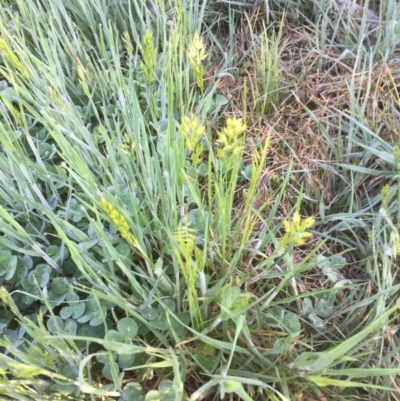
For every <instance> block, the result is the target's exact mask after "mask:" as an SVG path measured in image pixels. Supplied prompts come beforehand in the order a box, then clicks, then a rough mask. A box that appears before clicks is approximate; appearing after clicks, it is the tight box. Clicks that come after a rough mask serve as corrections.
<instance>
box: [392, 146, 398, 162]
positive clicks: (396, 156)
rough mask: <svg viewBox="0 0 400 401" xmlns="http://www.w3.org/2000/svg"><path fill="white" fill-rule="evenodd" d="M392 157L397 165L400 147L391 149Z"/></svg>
mask: <svg viewBox="0 0 400 401" xmlns="http://www.w3.org/2000/svg"><path fill="white" fill-rule="evenodd" d="M393 156H394V160H395V161H396V163H397V164H399V163H400V147H399V146H398V145H396V146H394V147H393Z"/></svg>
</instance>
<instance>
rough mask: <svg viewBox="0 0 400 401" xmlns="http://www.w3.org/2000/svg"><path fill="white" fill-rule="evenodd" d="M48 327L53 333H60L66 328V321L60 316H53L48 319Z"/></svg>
mask: <svg viewBox="0 0 400 401" xmlns="http://www.w3.org/2000/svg"><path fill="white" fill-rule="evenodd" d="M47 328H48V329H49V331H50V332H51V333H60V332H62V331H63V329H64V322H63V320H62V319H61V318H60V317H58V316H51V317H50V318H49V320H48V321H47Z"/></svg>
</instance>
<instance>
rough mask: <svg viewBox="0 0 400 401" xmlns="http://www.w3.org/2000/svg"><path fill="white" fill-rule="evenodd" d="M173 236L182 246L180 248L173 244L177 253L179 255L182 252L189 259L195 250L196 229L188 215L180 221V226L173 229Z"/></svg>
mask: <svg viewBox="0 0 400 401" xmlns="http://www.w3.org/2000/svg"><path fill="white" fill-rule="evenodd" d="M172 237H173V239H174V241H175V242H176V243H177V244H178V245H179V247H180V250H179V249H178V248H177V247H176V246H175V245H173V250H174V253H175V255H176V256H177V255H178V254H179V253H180V252H181V253H182V254H183V256H184V257H185V259H186V260H188V259H189V258H190V257H191V256H192V253H193V250H194V245H195V240H196V230H195V229H194V228H193V227H191V225H190V221H189V219H188V218H187V216H185V217H184V218H183V219H182V220H181V221H180V223H179V225H178V227H177V228H176V229H175V230H174V231H173V233H172Z"/></svg>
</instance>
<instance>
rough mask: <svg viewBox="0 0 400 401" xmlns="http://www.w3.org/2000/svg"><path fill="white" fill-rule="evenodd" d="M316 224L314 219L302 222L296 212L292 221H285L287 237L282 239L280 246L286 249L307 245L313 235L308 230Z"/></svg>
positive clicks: (309, 218)
mask: <svg viewBox="0 0 400 401" xmlns="http://www.w3.org/2000/svg"><path fill="white" fill-rule="evenodd" d="M314 223H315V219H314V218H313V217H308V218H306V219H304V220H302V219H301V216H300V214H299V213H298V212H295V213H294V214H293V217H292V221H288V220H284V221H283V227H284V229H285V235H284V236H283V237H282V238H281V241H280V246H281V247H282V248H284V247H286V246H288V245H295V244H297V245H305V244H306V242H307V239H309V238H311V237H312V234H311V233H310V232H307V231H306V230H307V229H309V228H311V227H312V225H313V224H314Z"/></svg>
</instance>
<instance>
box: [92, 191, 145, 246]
mask: <svg viewBox="0 0 400 401" xmlns="http://www.w3.org/2000/svg"><path fill="white" fill-rule="evenodd" d="M100 205H101V208H102V209H103V210H104V212H105V213H106V215H107V216H108V217H109V218H110V219H111V221H112V222H113V224H114V225H115V227H116V229H117V230H118V231H119V232H120V234H121V236H122V238H124V239H126V240H127V241H128V243H129V244H130V245H132V246H133V247H135V248H139V242H138V241H137V239H136V238H135V236H134V235H133V234H132V233H131V232H130V230H129V224H128V222H127V220H126V219H125V216H124V215H123V214H121V213H119V212H118V210H117V209H116V208H115V207H114V206H113V205H112V204H111V203H110V202H108V201H107V200H106V199H105V198H100Z"/></svg>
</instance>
